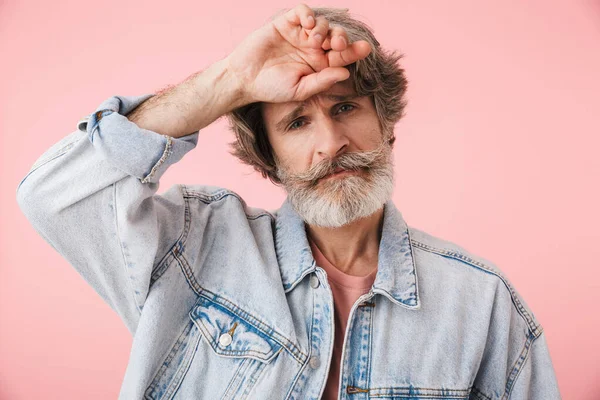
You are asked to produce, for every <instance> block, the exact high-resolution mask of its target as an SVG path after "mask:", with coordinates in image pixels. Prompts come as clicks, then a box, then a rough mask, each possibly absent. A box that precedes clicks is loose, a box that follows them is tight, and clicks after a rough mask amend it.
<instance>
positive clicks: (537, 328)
mask: <svg viewBox="0 0 600 400" xmlns="http://www.w3.org/2000/svg"><path fill="white" fill-rule="evenodd" d="M411 242H412V244H414V245H415V246H417V247H419V248H421V249H423V250H425V251H429V252H430V253H435V254H439V255H441V256H445V257H449V258H452V259H454V260H458V261H461V262H463V263H465V264H467V265H470V266H472V267H474V268H477V269H480V270H482V271H484V272H487V273H489V274H492V275H495V276H496V277H497V278H499V279H500V280H501V281H502V283H503V284H504V286H506V288H507V289H508V291H509V293H510V298H511V301H512V303H513V304H514V306H515V308H516V309H517V312H518V313H519V314H520V315H521V317H523V319H524V320H525V322H526V324H527V327H528V328H529V330H530V332H531V334H532V335H534V336H535V337H538V336H539V335H541V333H542V328H541V324H539V323H538V324H535V322H534V319H533V317H532V316H531V315H530V314H529V312H528V311H527V310H526V309H525V307H524V306H523V304H521V302H520V301H519V299H518V297H517V296H516V294H515V291H514V289H513V287H512V285H511V284H510V283H509V282H508V280H507V279H506V277H504V276H503V275H502V274H501V273H499V272H498V271H494V270H493V269H491V268H490V267H489V266H487V265H485V264H483V263H481V262H479V261H477V260H474V259H472V258H471V257H468V256H466V255H464V254H462V253H460V252H457V251H449V250H445V249H440V248H437V247H434V246H430V245H428V244H425V243H421V242H419V241H417V240H416V239H411Z"/></svg>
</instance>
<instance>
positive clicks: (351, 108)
mask: <svg viewBox="0 0 600 400" xmlns="http://www.w3.org/2000/svg"><path fill="white" fill-rule="evenodd" d="M344 107H350V109H349V110H348V109H346V110H347V111H352V110H353V109H354V105H352V104H342V105H341V106H340V108H338V111H341V110H343V109H344ZM336 114H337V113H336Z"/></svg>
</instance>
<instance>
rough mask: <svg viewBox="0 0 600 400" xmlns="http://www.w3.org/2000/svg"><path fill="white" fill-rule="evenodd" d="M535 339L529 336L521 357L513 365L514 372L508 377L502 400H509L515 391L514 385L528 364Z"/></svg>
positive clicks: (531, 335)
mask: <svg viewBox="0 0 600 400" xmlns="http://www.w3.org/2000/svg"><path fill="white" fill-rule="evenodd" d="M535 339H536V337H535V336H534V335H533V334H529V335H528V336H527V340H526V341H525V344H524V345H523V349H522V350H521V353H520V354H519V357H517V360H516V361H515V363H514V365H513V368H512V371H511V372H510V374H509V375H508V379H507V380H506V386H505V392H504V396H502V400H507V399H508V398H509V397H510V394H511V392H512V390H513V389H514V384H515V382H516V380H517V378H518V377H519V375H520V374H521V371H522V370H523V366H524V365H525V363H526V362H527V357H528V356H529V353H530V351H529V350H530V349H531V346H532V345H533V342H534V341H535Z"/></svg>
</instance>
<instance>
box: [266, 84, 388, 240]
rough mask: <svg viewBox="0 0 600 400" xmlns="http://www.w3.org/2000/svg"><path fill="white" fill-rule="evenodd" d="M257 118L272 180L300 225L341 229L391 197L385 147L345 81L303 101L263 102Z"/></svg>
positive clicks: (367, 101)
mask: <svg viewBox="0 0 600 400" xmlns="http://www.w3.org/2000/svg"><path fill="white" fill-rule="evenodd" d="M262 113H263V118H264V121H265V124H266V127H267V134H268V139H269V142H270V144H271V146H272V148H273V150H274V152H275V158H276V162H277V175H278V177H279V179H280V180H281V182H282V184H283V186H284V188H285V190H286V191H287V193H288V197H289V200H290V202H291V203H292V205H293V206H294V208H295V210H296V211H297V212H298V213H299V214H300V216H301V217H302V218H303V219H304V221H305V222H306V223H308V224H310V225H317V226H324V227H330V228H335V227H340V226H342V225H345V224H347V223H349V222H352V221H354V220H356V219H359V218H362V217H366V216H368V215H371V214H373V213H374V212H375V211H377V210H378V209H380V208H381V207H382V206H383V204H384V203H385V202H386V201H387V200H389V199H390V198H391V196H392V191H393V164H392V156H391V146H390V145H389V143H388V142H387V139H388V138H384V137H383V135H382V132H381V128H380V125H379V119H378V117H377V113H376V111H375V107H374V105H373V102H372V100H371V98H370V97H358V96H357V95H356V92H355V91H354V89H353V87H352V82H351V80H350V79H348V80H346V81H342V82H339V83H337V84H335V85H334V86H333V87H332V88H331V89H329V90H327V91H325V92H321V93H319V94H317V95H315V96H313V97H311V98H309V99H307V100H306V101H305V102H288V103H264V104H263V105H262Z"/></svg>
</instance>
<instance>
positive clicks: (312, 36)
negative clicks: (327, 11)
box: [308, 16, 329, 48]
mask: <svg viewBox="0 0 600 400" xmlns="http://www.w3.org/2000/svg"><path fill="white" fill-rule="evenodd" d="M328 31H329V21H327V19H326V18H325V17H322V16H319V17H317V19H316V24H315V27H314V28H313V29H311V30H310V33H309V34H308V35H309V40H310V42H311V44H312V45H313V46H314V47H317V48H320V47H321V45H322V44H323V41H324V40H325V38H326V37H327V32H328Z"/></svg>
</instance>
